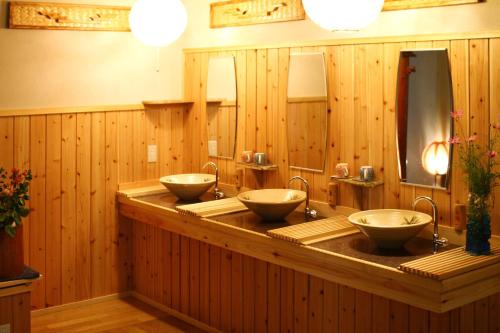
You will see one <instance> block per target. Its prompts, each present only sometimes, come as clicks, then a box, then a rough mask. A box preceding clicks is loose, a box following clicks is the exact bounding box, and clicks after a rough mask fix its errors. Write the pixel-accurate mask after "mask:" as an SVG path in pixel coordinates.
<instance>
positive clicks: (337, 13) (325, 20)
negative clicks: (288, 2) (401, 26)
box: [302, 0, 384, 31]
mask: <svg viewBox="0 0 500 333" xmlns="http://www.w3.org/2000/svg"><path fill="white" fill-rule="evenodd" d="M302 4H303V5H304V9H305V11H306V13H307V16H309V18H310V19H311V20H312V21H313V22H314V23H316V24H317V25H319V26H320V27H322V28H323V29H326V30H329V31H335V30H346V31H357V30H361V29H362V28H364V27H366V26H367V25H368V24H370V23H371V22H373V21H375V19H376V18H377V16H378V14H380V12H381V11H382V7H383V6H384V0H302Z"/></svg>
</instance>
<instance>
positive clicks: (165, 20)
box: [129, 0, 187, 47]
mask: <svg viewBox="0 0 500 333" xmlns="http://www.w3.org/2000/svg"><path fill="white" fill-rule="evenodd" d="M129 23H130V29H131V30H132V34H133V35H134V36H135V37H136V38H137V39H139V40H140V41H141V42H143V43H144V44H146V45H149V46H155V47H162V46H166V45H168V44H170V43H172V42H174V41H175V40H176V39H177V38H179V37H180V36H181V35H182V33H183V32H184V30H185V29H186V25H187V13H186V8H185V7H184V4H183V3H182V1H181V0H137V2H136V3H135V4H134V6H133V7H132V9H131V11H130V15H129Z"/></svg>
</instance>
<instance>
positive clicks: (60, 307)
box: [31, 291, 132, 317]
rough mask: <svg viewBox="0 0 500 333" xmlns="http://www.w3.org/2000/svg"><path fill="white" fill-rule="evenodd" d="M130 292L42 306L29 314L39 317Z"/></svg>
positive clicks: (119, 297) (107, 299) (123, 296)
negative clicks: (46, 306) (42, 307)
mask: <svg viewBox="0 0 500 333" xmlns="http://www.w3.org/2000/svg"><path fill="white" fill-rule="evenodd" d="M131 294H132V292H130V291H125V292H121V293H116V294H111V295H106V296H101V297H94V298H91V299H87V300H84V301H79V302H72V303H67V304H63V305H57V306H51V307H48V308H44V309H38V310H33V311H31V316H32V317H39V316H42V315H46V314H49V313H56V312H60V311H64V310H70V309H77V308H81V307H85V306H88V305H90V304H97V303H101V302H105V301H110V300H114V299H123V298H127V297H130V296H131Z"/></svg>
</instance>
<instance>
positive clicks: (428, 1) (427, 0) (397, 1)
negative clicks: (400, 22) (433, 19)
mask: <svg viewBox="0 0 500 333" xmlns="http://www.w3.org/2000/svg"><path fill="white" fill-rule="evenodd" d="M477 2H481V0H385V3H384V9H383V10H400V9H414V8H424V7H439V6H449V5H462V4H466V3H477Z"/></svg>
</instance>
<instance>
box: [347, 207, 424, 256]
mask: <svg viewBox="0 0 500 333" xmlns="http://www.w3.org/2000/svg"><path fill="white" fill-rule="evenodd" d="M348 219H349V222H351V223H352V224H353V225H355V226H356V227H357V228H358V229H359V230H361V232H362V233H363V234H365V235H366V236H367V237H368V238H370V239H372V240H373V241H374V242H375V243H376V244H377V246H378V247H380V248H384V249H397V248H401V247H402V246H403V245H404V244H405V243H406V242H407V241H408V240H410V239H411V238H413V237H415V236H416V235H417V234H418V233H419V232H420V231H421V230H422V229H423V228H424V227H425V226H426V225H427V224H429V223H431V221H432V217H431V216H430V215H428V214H425V213H421V212H416V211H413V210H401V209H374V210H366V211H362V212H358V213H354V214H351V215H350V216H349V218H348Z"/></svg>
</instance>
